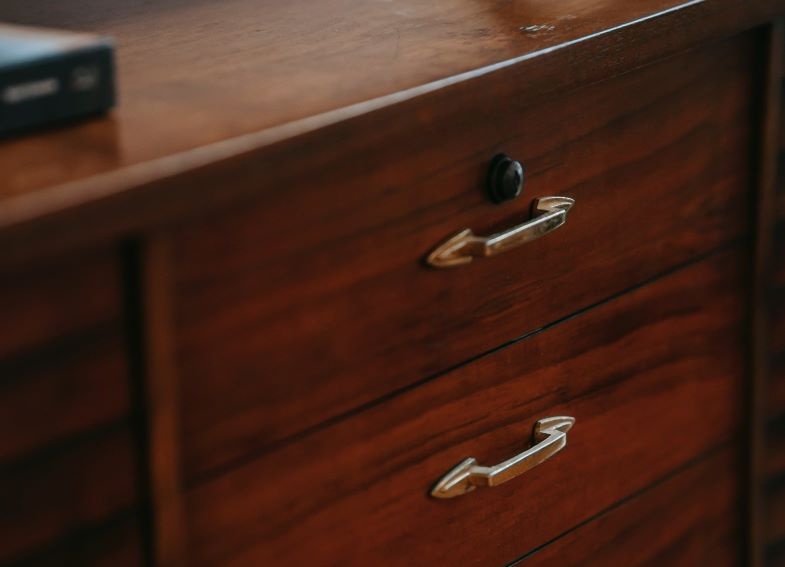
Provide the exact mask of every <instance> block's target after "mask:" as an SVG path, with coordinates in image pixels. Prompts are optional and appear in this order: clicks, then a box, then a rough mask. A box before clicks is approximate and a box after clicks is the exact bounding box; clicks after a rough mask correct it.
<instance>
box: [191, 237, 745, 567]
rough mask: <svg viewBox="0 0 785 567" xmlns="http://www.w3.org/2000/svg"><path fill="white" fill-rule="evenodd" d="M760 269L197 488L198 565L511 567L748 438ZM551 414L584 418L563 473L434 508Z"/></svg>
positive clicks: (494, 360) (523, 349) (509, 359)
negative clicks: (745, 333) (744, 413)
mask: <svg viewBox="0 0 785 567" xmlns="http://www.w3.org/2000/svg"><path fill="white" fill-rule="evenodd" d="M746 256H747V255H746V253H745V251H743V250H740V249H738V248H737V249H734V250H733V251H732V252H728V253H724V254H721V255H719V256H715V257H713V258H712V259H710V260H707V261H704V262H701V263H698V264H696V265H694V266H692V267H690V268H689V269H685V270H683V271H680V272H677V273H675V274H673V275H670V276H668V277H667V278H665V279H662V280H660V281H657V282H656V283H654V284H651V285H649V286H646V287H644V288H641V289H639V290H636V291H634V292H632V293H629V294H626V295H624V296H622V297H620V298H619V299H617V300H614V301H612V302H610V303H608V304H605V305H602V306H601V307H598V308H596V309H594V310H591V311H589V312H587V313H585V314H583V315H582V316H580V317H577V318H573V319H570V320H568V321H566V322H564V323H562V324H559V325H557V326H555V327H553V328H551V329H548V330H546V331H544V332H542V333H540V334H538V335H536V336H533V337H531V338H529V339H526V340H523V341H521V342H519V343H516V344H514V345H513V346H510V347H509V348H506V349H504V350H501V351H499V352H496V353H494V354H492V355H489V356H487V357H483V358H481V359H479V360H477V361H475V362H473V363H470V364H468V365H466V366H463V367H461V368H459V369H457V370H455V371H453V372H450V373H448V374H446V375H444V376H442V377H440V378H438V379H437V380H434V381H432V382H429V383H427V384H425V385H423V386H421V387H419V388H416V389H414V390H411V391H408V392H406V393H403V394H401V395H400V396H396V397H394V398H392V399H390V400H388V401H386V402H384V403H381V404H379V405H376V406H374V407H372V408H369V409H367V410H366V411H364V412H362V413H359V414H357V415H355V416H353V417H350V418H348V419H346V420H343V421H341V422H339V423H337V424H335V425H332V426H330V427H327V428H325V429H323V430H320V431H317V432H314V433H312V434H310V435H308V436H306V437H304V438H302V439H301V440H299V441H298V442H296V443H292V444H288V445H286V446H284V447H282V448H280V449H278V450H275V451H272V452H270V453H267V454H265V455H263V456H261V457H260V458H258V459H256V460H254V461H251V462H249V463H248V464H246V465H244V466H241V467H239V468H237V469H235V470H231V471H228V472H226V473H225V474H223V475H222V476H220V477H217V478H215V479H213V480H210V481H208V482H206V483H204V484H202V485H200V486H197V487H195V488H194V489H192V490H191V491H190V492H189V493H188V494H187V513H186V519H187V521H188V522H189V526H190V549H191V552H192V558H193V561H194V563H195V564H198V565H218V564H220V565H262V564H267V563H286V564H298V563H301V564H307V563H308V562H309V561H311V560H312V559H313V558H314V557H319V558H320V561H322V562H324V563H326V564H352V565H375V564H391V565H392V564H402V565H405V564H410V563H411V558H412V557H417V560H418V561H419V562H421V563H423V564H432V563H433V564H459V563H461V564H463V563H466V564H472V563H475V564H483V565H490V564H502V563H503V562H507V561H511V560H513V559H515V558H516V557H520V556H521V555H522V554H523V553H525V552H527V551H528V550H530V549H532V548H533V547H535V546H537V545H540V544H542V543H544V542H546V541H548V540H549V539H551V538H554V537H556V536H558V535H559V534H561V533H563V532H564V531H565V530H567V529H568V528H570V527H572V526H575V525H576V524H578V523H579V522H581V521H585V520H588V519H589V518H591V517H592V516H593V515H595V514H597V513H599V512H601V511H602V510H603V509H605V508H607V507H609V506H611V505H612V504H614V503H615V502H617V501H618V500H619V499H621V498H624V497H625V496H629V495H631V494H633V493H635V492H636V491H638V490H641V489H643V488H644V487H645V486H647V485H649V484H650V483H652V482H654V481H656V480H657V479H658V478H660V477H662V476H665V475H667V474H668V473H669V472H670V471H672V470H673V469H674V468H676V467H679V466H682V465H684V464H685V463H687V462H689V461H690V460H691V459H694V458H695V457H696V456H698V455H700V454H702V453H704V452H706V451H708V450H710V449H712V448H713V447H717V446H718V445H720V444H722V443H725V442H727V441H728V440H729V439H731V438H734V437H736V436H737V435H739V434H740V431H739V427H740V420H741V415H740V413H741V408H740V405H739V403H738V400H739V399H740V396H741V395H742V387H743V384H742V383H743V374H744V363H745V361H744V350H743V347H742V344H743V343H742V336H741V335H742V329H743V327H742V321H743V320H744V304H745V301H744V293H743V288H742V285H743V273H744V271H743V270H744V266H746ZM551 415H572V416H574V417H575V418H576V419H577V422H576V425H575V427H574V428H573V429H572V431H571V432H570V434H569V442H568V446H567V448H566V449H565V450H564V451H563V452H562V453H560V454H559V455H557V456H555V457H554V458H553V459H552V460H550V461H549V462H547V463H545V464H543V465H541V466H539V467H537V468H535V469H533V470H531V471H529V472H527V473H526V475H525V477H522V478H519V479H516V480H514V481H511V482H509V483H507V484H505V485H503V486H500V487H498V488H494V489H486V490H478V491H476V492H475V493H472V494H469V495H466V496H463V497H460V498H457V499H454V500H449V501H445V500H441V501H440V500H435V499H432V498H429V497H428V491H429V489H430V487H431V485H432V483H433V482H435V481H436V480H437V479H438V478H439V477H440V476H441V475H442V474H444V473H445V472H446V471H447V470H449V469H450V468H451V467H452V466H453V465H455V464H456V463H458V462H459V461H461V460H462V459H464V458H466V457H468V456H475V457H477V458H478V459H479V460H480V462H481V463H483V464H486V463H487V464H492V463H495V462H501V461H502V460H503V459H505V458H508V457H510V456H512V455H514V454H516V453H518V452H520V451H521V450H522V449H523V448H524V447H525V444H526V443H527V440H528V436H529V435H530V431H531V427H532V425H533V423H534V421H535V420H537V419H540V418H543V417H547V416H551ZM673 512H674V513H675V512H677V510H674V511H673ZM349 526H351V527H350V528H349ZM511 534H515V535H514V537H511Z"/></svg>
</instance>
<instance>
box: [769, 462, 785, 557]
mask: <svg viewBox="0 0 785 567" xmlns="http://www.w3.org/2000/svg"><path fill="white" fill-rule="evenodd" d="M766 504H767V505H766V525H765V533H766V539H767V541H769V542H770V543H775V542H782V541H785V477H777V478H774V479H771V480H770V481H769V484H768V486H767V490H766Z"/></svg>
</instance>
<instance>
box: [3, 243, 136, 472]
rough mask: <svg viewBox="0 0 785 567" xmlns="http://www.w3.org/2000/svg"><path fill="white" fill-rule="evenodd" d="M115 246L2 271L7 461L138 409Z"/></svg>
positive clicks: (4, 428)
mask: <svg viewBox="0 0 785 567" xmlns="http://www.w3.org/2000/svg"><path fill="white" fill-rule="evenodd" d="M120 274H121V265H120V261H119V258H118V256H117V254H115V253H112V252H111V251H106V252H101V253H96V254H91V255H86V256H83V257H69V258H66V259H64V260H63V261H61V262H60V263H53V264H45V265H42V266H38V267H31V268H27V269H23V270H19V271H15V272H10V273H0V313H2V314H3V317H2V321H0V431H3V432H4V433H6V434H5V435H2V436H0V465H2V464H3V463H8V462H11V461H13V460H15V459H18V458H22V457H26V456H27V455H30V454H32V453H35V452H36V451H38V450H40V449H42V448H44V447H47V446H49V445H52V444H56V443H58V442H61V441H63V440H65V439H68V438H69V437H72V436H74V435H79V434H81V433H84V432H86V431H89V430H91V429H93V428H96V427H100V426H102V425H106V424H109V423H112V422H115V421H117V420H119V419H124V418H125V417H126V416H127V415H128V414H129V413H130V401H129V398H130V393H129V382H128V381H129V375H128V359H127V354H126V352H125V345H124V329H123V314H122V288H121V276H120Z"/></svg>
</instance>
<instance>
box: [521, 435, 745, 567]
mask: <svg viewBox="0 0 785 567" xmlns="http://www.w3.org/2000/svg"><path fill="white" fill-rule="evenodd" d="M738 443H739V440H738V439H737V438H736V437H734V438H733V439H732V440H729V441H726V442H724V443H722V444H720V445H717V446H715V447H712V448H711V449H708V450H707V451H704V452H703V453H701V454H699V455H698V456H696V457H694V458H692V459H690V460H688V461H687V462H685V463H683V464H682V465H680V466H678V467H676V468H675V469H673V470H671V471H670V472H669V473H667V474H666V475H665V476H662V477H660V478H658V479H657V480H655V481H654V482H652V483H650V484H648V485H646V486H644V487H643V488H641V489H639V490H636V491H635V492H633V493H632V494H629V495H627V496H625V497H624V498H622V499H621V500H619V501H618V502H615V503H614V504H612V505H611V506H609V507H607V508H605V509H603V510H602V511H601V512H599V513H597V514H594V515H593V516H591V517H589V518H586V519H585V520H583V521H582V522H580V523H578V524H576V525H575V526H573V527H571V528H570V529H568V530H566V531H564V532H562V533H560V534H559V535H557V536H555V537H553V538H551V539H549V540H548V541H546V542H545V543H542V544H540V545H538V546H537V547H535V548H534V549H532V550H530V551H527V552H526V553H524V554H523V555H521V556H520V557H518V558H517V559H513V560H512V561H510V562H509V563H507V566H506V567H518V566H519V565H521V564H523V562H524V561H526V560H527V559H529V558H530V557H532V556H534V555H535V554H537V553H538V552H540V551H542V550H543V549H545V548H547V547H548V546H550V545H551V544H553V543H556V542H557V541H559V540H560V539H562V538H563V537H565V536H567V535H569V534H571V533H572V532H574V531H576V530H579V529H581V528H582V527H584V526H586V525H588V524H591V523H592V522H595V521H597V520H599V519H601V518H602V517H604V516H606V515H608V514H610V513H612V512H614V511H615V510H617V509H619V508H621V507H623V506H625V505H626V504H628V503H629V502H631V501H632V500H635V499H636V498H639V497H641V496H643V495H644V494H646V493H647V492H649V491H650V490H653V489H655V488H657V487H658V486H660V485H662V484H665V483H666V482H668V481H669V480H671V479H673V478H675V477H677V476H679V475H680V474H682V473H684V472H685V471H687V470H689V469H691V468H692V467H694V466H696V465H698V464H699V463H701V462H703V461H705V460H708V459H710V458H711V457H712V456H714V455H716V454H718V453H720V452H721V451H723V450H725V449H729V448H732V447H733V446H735V445H738Z"/></svg>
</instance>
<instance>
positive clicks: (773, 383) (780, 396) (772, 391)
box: [766, 353, 785, 418]
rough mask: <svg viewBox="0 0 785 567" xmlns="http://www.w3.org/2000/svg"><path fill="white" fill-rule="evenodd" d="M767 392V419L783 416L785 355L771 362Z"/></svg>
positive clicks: (784, 403) (784, 402) (784, 406)
mask: <svg viewBox="0 0 785 567" xmlns="http://www.w3.org/2000/svg"><path fill="white" fill-rule="evenodd" d="M767 390H768V391H767V400H766V401H767V410H768V417H769V418H774V417H777V416H779V415H782V414H785V353H783V354H781V355H780V356H777V357H774V360H773V361H772V364H771V368H770V374H769V382H768V388H767Z"/></svg>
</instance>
